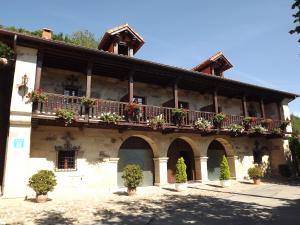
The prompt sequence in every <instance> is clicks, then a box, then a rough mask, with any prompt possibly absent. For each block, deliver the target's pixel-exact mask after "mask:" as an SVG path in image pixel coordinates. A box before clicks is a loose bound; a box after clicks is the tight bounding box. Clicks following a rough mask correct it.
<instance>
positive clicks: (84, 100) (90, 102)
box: [80, 97, 96, 107]
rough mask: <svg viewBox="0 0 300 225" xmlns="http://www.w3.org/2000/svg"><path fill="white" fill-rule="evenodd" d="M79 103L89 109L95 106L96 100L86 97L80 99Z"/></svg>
mask: <svg viewBox="0 0 300 225" xmlns="http://www.w3.org/2000/svg"><path fill="white" fill-rule="evenodd" d="M80 103H81V104H82V105H84V106H87V107H90V106H93V105H95V104H96V100H95V99H92V98H88V97H82V98H81V99H80Z"/></svg>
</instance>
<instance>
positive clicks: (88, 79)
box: [86, 63, 93, 98]
mask: <svg viewBox="0 0 300 225" xmlns="http://www.w3.org/2000/svg"><path fill="white" fill-rule="evenodd" d="M92 70H93V64H92V63H88V66H87V71H86V97H87V98H90V97H91V85H92Z"/></svg>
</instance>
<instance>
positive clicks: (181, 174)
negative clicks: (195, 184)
mask: <svg viewBox="0 0 300 225" xmlns="http://www.w3.org/2000/svg"><path fill="white" fill-rule="evenodd" d="M175 180H176V183H186V182H187V174H186V165H185V163H184V159H183V157H180V158H179V159H178V161H177V163H176V175H175Z"/></svg>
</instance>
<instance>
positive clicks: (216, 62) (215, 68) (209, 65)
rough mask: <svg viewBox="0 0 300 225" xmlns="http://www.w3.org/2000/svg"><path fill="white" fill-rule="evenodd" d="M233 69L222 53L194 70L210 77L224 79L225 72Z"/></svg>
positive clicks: (218, 53)
mask: <svg viewBox="0 0 300 225" xmlns="http://www.w3.org/2000/svg"><path fill="white" fill-rule="evenodd" d="M232 67H233V66H232V64H231V63H230V62H229V60H228V59H227V58H226V57H225V56H224V54H223V53H222V52H217V53H216V54H215V55H213V56H212V57H210V58H209V59H207V60H205V61H204V62H202V63H200V64H199V65H197V66H195V67H194V68H193V69H192V70H194V71H198V72H201V73H206V74H209V75H214V76H219V77H224V71H226V70H228V69H230V68H232Z"/></svg>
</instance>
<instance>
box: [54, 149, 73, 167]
mask: <svg viewBox="0 0 300 225" xmlns="http://www.w3.org/2000/svg"><path fill="white" fill-rule="evenodd" d="M76 160H77V151H72V150H59V151H57V169H58V170H66V171H68V170H76V169H77V164H76Z"/></svg>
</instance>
